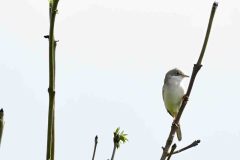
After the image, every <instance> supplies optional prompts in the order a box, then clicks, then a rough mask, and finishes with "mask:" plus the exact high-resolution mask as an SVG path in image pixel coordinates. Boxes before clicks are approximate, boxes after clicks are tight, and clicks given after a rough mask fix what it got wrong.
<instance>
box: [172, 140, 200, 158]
mask: <svg viewBox="0 0 240 160" xmlns="http://www.w3.org/2000/svg"><path fill="white" fill-rule="evenodd" d="M200 142H201V141H200V140H195V141H194V142H192V143H191V144H189V145H188V146H186V147H184V148H182V149H179V150H177V151H174V152H173V153H172V154H177V153H180V152H182V151H185V150H187V149H190V148H192V147H195V146H197V145H198V144H199V143H200ZM170 153H171V152H170ZM170 153H169V155H170ZM169 155H168V156H169Z"/></svg>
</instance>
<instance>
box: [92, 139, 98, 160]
mask: <svg viewBox="0 0 240 160" xmlns="http://www.w3.org/2000/svg"><path fill="white" fill-rule="evenodd" d="M97 144H98V136H97V135H96V136H95V141H94V151H93V156H92V160H94V158H95V154H96V149H97Z"/></svg>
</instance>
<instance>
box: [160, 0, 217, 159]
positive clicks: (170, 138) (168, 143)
mask: <svg viewBox="0 0 240 160" xmlns="http://www.w3.org/2000/svg"><path fill="white" fill-rule="evenodd" d="M217 6H218V3H217V2H214V3H213V5H212V10H211V14H210V18H209V22H208V28H207V32H206V35H205V39H204V43H203V46H202V50H201V53H200V56H199V58H198V61H197V64H194V67H193V71H192V75H191V79H190V82H189V85H188V89H187V93H186V95H185V96H184V97H183V102H182V105H181V107H180V109H179V112H178V114H177V116H176V118H175V119H174V121H173V123H172V127H171V130H170V133H169V136H168V138H167V141H166V144H165V147H164V150H163V153H162V156H161V160H165V159H166V157H167V155H168V150H169V148H170V146H171V144H172V142H173V138H174V135H175V132H176V130H177V126H176V125H175V124H178V123H179V120H180V118H181V115H182V113H183V110H184V108H185V106H186V104H187V101H188V97H189V96H190V93H191V90H192V87H193V83H194V80H195V77H196V75H197V73H198V71H199V70H200V69H201V67H202V64H201V63H202V59H203V56H204V52H205V49H206V46H207V42H208V38H209V35H210V31H211V26H212V22H213V18H214V14H215V11H216V9H217Z"/></svg>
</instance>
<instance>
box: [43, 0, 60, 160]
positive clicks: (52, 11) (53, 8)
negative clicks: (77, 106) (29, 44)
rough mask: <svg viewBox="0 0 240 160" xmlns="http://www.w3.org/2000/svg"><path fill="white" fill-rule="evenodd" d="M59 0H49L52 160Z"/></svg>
mask: <svg viewBox="0 0 240 160" xmlns="http://www.w3.org/2000/svg"><path fill="white" fill-rule="evenodd" d="M58 1H59V0H50V1H49V15H50V29H49V36H48V39H49V88H48V93H49V111H48V133H47V157H46V158H47V160H54V147H55V129H54V128H55V118H54V117H55V72H56V71H55V49H56V41H55V39H54V24H55V17H56V14H57V5H58Z"/></svg>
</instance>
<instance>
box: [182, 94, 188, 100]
mask: <svg viewBox="0 0 240 160" xmlns="http://www.w3.org/2000/svg"><path fill="white" fill-rule="evenodd" d="M182 100H183V101H186V102H187V101H188V96H187V95H186V94H185V95H184V96H183V97H182Z"/></svg>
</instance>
